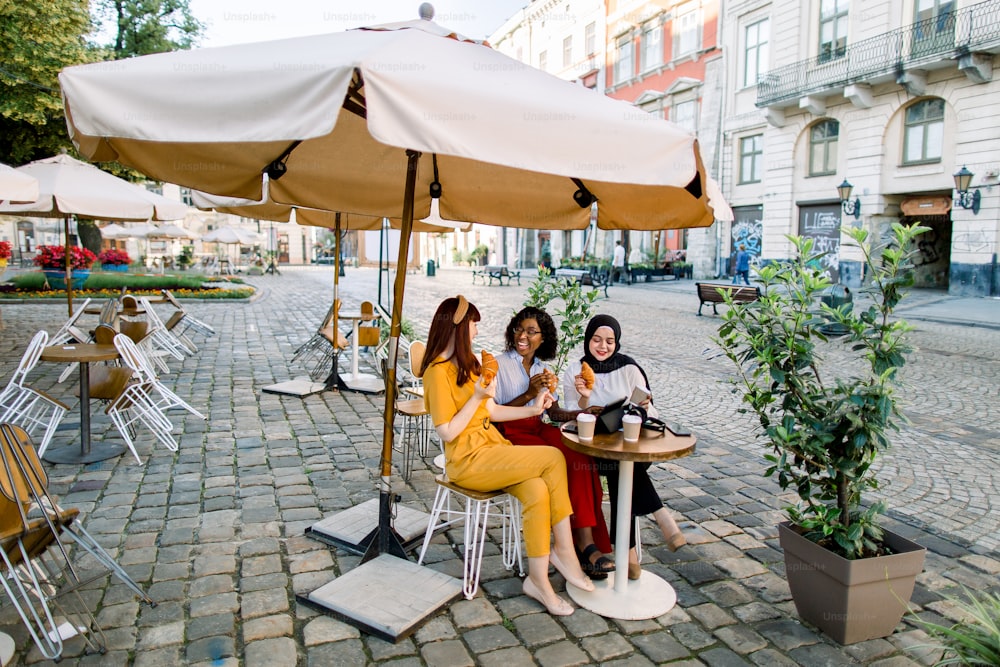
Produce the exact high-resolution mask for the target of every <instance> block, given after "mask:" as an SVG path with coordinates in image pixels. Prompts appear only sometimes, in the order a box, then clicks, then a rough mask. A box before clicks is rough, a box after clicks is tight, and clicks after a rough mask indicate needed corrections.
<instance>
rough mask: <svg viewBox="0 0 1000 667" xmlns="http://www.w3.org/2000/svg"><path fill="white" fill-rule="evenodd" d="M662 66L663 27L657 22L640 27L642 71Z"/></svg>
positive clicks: (650, 22)
mask: <svg viewBox="0 0 1000 667" xmlns="http://www.w3.org/2000/svg"><path fill="white" fill-rule="evenodd" d="M662 64H663V27H662V26H660V22H659V21H658V20H654V21H649V22H648V23H646V24H645V25H643V26H642V71H643V72H645V71H646V70H650V69H653V68H654V67H659V66H660V65H662Z"/></svg>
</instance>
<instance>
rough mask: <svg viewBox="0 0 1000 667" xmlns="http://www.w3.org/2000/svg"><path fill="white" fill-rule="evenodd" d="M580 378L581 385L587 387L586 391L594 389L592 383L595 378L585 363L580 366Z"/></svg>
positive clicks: (592, 371) (592, 370)
mask: <svg viewBox="0 0 1000 667" xmlns="http://www.w3.org/2000/svg"><path fill="white" fill-rule="evenodd" d="M580 377H582V378H583V384H585V385H586V386H587V389H593V388H594V381H595V380H596V379H597V378H595V377H594V369H593V368H591V367H590V364H588V363H587V362H586V361H584V362H583V363H582V365H581V366H580Z"/></svg>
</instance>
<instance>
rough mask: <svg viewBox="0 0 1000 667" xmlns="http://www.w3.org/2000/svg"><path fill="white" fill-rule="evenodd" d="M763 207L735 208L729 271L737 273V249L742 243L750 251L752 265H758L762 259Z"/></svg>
mask: <svg viewBox="0 0 1000 667" xmlns="http://www.w3.org/2000/svg"><path fill="white" fill-rule="evenodd" d="M763 225H764V220H763V209H762V208H761V207H760V206H741V207H738V208H734V209H733V228H732V241H733V245H732V252H731V253H730V260H729V272H730V274H732V273H735V267H736V250H737V249H738V248H739V247H740V244H742V245H744V246H746V250H747V252H748V253H750V263H751V265H756V264H757V262H758V260H759V259H760V252H761V244H762V237H763V231H762V230H763Z"/></svg>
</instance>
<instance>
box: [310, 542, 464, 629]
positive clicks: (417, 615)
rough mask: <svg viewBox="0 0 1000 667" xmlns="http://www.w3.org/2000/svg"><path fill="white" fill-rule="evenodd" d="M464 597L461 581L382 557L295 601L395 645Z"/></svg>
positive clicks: (427, 569)
mask: <svg viewBox="0 0 1000 667" xmlns="http://www.w3.org/2000/svg"><path fill="white" fill-rule="evenodd" d="M461 594H462V581H461V580H460V579H456V578H455V577H451V576H449V575H447V574H443V573H441V572H438V571H436V570H432V569H431V568H429V567H424V566H421V565H417V564H416V563H413V562H411V561H408V560H404V559H402V558H396V557H395V556H390V555H388V554H382V555H381V556H379V557H378V558H374V559H372V560H370V561H368V562H366V563H363V564H361V565H359V566H358V567H356V568H354V569H353V570H351V571H350V572H348V573H347V574H344V575H342V576H340V577H337V578H336V579H334V580H333V581H331V582H330V583H328V584H326V585H324V586H321V587H320V588H317V589H316V590H315V591H313V592H312V593H309V594H308V595H298V596H296V598H297V599H298V601H299V602H301V603H303V604H305V605H306V606H309V607H312V608H314V609H318V610H321V611H326V612H330V613H332V614H333V615H334V616H335V617H337V618H339V619H340V620H342V621H344V622H345V623H349V624H351V625H353V626H355V627H357V628H360V629H361V630H363V631H364V632H367V633H369V634H372V635H375V636H376V637H379V638H380V639H384V640H386V641H389V642H393V643H396V642H398V641H400V640H402V639H404V638H406V637H408V636H409V635H411V634H412V633H413V632H414V631H415V630H416V629H417V628H419V627H420V625H421V624H423V623H424V621H426V620H427V619H428V618H430V617H431V616H433V615H434V614H436V613H437V612H438V610H439V609H440V608H441V607H443V606H445V605H446V604H448V603H449V602H451V601H452V600H454V599H455V598H457V597H458V596H459V595H461Z"/></svg>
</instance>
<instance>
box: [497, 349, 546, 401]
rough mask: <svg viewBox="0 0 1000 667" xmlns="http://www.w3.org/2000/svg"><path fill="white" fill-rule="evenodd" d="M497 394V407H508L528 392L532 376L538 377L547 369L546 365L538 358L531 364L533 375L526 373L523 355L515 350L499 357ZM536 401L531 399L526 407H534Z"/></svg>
mask: <svg viewBox="0 0 1000 667" xmlns="http://www.w3.org/2000/svg"><path fill="white" fill-rule="evenodd" d="M497 366H499V367H500V370H499V372H497V379H496V383H497V393H496V395H495V396H494V397H493V400H494V401H496V403H497V405H506V404H507V403H510V402H511V401H513V400H514V399H515V398H517V397H518V396H520V395H521V394H523V393H524V392H526V391H528V385H529V384H530V383H531V376H532V375H538V374H539V373H541V372H542V371H543V370H544V369H545V364H543V363H542V362H540V361H539V360H538V359H537V358H535V359H534V360H532V362H531V373H530V374H529V373H526V372H525V371H524V364H523V363H521V355H520V354H518V353H517V352H516V351H515V350H508V351H507V352H504V353H503V354H501V355H498V356H497ZM534 404H535V399H531V400H530V401H528V402H527V403H525V405H534Z"/></svg>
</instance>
